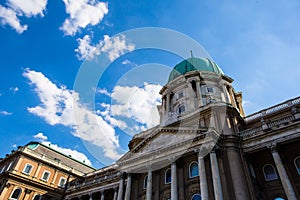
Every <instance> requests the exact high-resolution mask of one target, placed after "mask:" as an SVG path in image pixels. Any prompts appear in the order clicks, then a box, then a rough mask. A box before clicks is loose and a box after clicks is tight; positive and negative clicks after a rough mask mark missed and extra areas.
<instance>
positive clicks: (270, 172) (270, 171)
mask: <svg viewBox="0 0 300 200" xmlns="http://www.w3.org/2000/svg"><path fill="white" fill-rule="evenodd" d="M263 172H264V176H265V180H266V181H272V180H276V179H278V176H277V173H276V171H275V168H274V167H273V165H270V164H267V165H265V166H264V167H263Z"/></svg>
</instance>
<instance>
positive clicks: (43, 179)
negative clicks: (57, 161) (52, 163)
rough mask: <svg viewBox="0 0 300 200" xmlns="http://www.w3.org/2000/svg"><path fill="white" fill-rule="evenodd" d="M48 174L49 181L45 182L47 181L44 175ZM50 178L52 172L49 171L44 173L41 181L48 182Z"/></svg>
mask: <svg viewBox="0 0 300 200" xmlns="http://www.w3.org/2000/svg"><path fill="white" fill-rule="evenodd" d="M46 173H48V174H49V175H48V177H47V179H46V180H45V179H44V175H45V174H46ZM50 176H51V172H49V171H48V170H44V172H43V174H42V177H41V180H42V181H45V182H48V180H49V178H50Z"/></svg>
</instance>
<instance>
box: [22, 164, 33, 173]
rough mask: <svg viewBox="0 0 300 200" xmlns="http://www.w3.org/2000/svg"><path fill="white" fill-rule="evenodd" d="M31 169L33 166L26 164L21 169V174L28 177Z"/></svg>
mask: <svg viewBox="0 0 300 200" xmlns="http://www.w3.org/2000/svg"><path fill="white" fill-rule="evenodd" d="M32 168H33V166H32V165H31V164H28V163H27V164H26V165H25V167H24V169H23V173H24V174H27V175H29V174H30V172H31V171H32Z"/></svg>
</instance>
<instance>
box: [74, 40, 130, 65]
mask: <svg viewBox="0 0 300 200" xmlns="http://www.w3.org/2000/svg"><path fill="white" fill-rule="evenodd" d="M77 42H78V48H77V49H75V52H76V53H77V57H78V59H80V60H84V59H88V60H91V59H93V58H95V56H98V55H100V54H101V53H106V54H107V55H108V58H109V59H110V61H114V60H115V59H117V58H118V57H120V56H121V55H123V54H125V53H126V52H130V51H133V50H134V49H135V45H134V44H132V43H129V42H128V40H127V38H126V37H125V36H124V35H118V36H114V37H110V36H108V35H104V38H103V40H100V41H99V43H98V44H96V45H93V44H91V38H90V36H89V35H85V36H84V37H83V38H82V39H80V38H78V39H77Z"/></svg>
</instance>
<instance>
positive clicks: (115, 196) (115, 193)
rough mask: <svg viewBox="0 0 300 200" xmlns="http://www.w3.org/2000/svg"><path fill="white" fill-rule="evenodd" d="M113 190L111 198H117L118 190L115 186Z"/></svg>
mask: <svg viewBox="0 0 300 200" xmlns="http://www.w3.org/2000/svg"><path fill="white" fill-rule="evenodd" d="M114 190H115V192H114V199H113V200H117V197H118V190H117V188H114Z"/></svg>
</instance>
